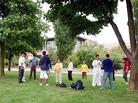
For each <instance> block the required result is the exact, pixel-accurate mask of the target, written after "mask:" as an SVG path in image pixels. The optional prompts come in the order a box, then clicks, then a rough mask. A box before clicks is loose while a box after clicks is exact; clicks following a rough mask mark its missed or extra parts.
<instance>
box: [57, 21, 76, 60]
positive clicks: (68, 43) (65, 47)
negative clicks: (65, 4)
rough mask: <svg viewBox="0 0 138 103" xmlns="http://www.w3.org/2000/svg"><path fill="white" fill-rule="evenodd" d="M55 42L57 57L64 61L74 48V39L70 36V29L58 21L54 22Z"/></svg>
mask: <svg viewBox="0 0 138 103" xmlns="http://www.w3.org/2000/svg"><path fill="white" fill-rule="evenodd" d="M54 28H55V33H56V36H55V41H56V46H57V55H58V57H59V58H60V59H62V60H63V59H65V58H67V57H68V55H69V54H71V52H72V50H73V48H74V46H75V38H74V37H73V36H72V34H71V33H72V32H70V29H69V28H68V27H67V26H66V25H64V24H62V23H61V22H60V21H58V20H57V21H55V23H54Z"/></svg>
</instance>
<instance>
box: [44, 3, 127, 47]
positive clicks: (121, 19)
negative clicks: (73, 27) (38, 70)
mask: <svg viewBox="0 0 138 103" xmlns="http://www.w3.org/2000/svg"><path fill="white" fill-rule="evenodd" d="M48 8H49V6H48V4H46V3H45V4H43V5H42V9H43V11H47V10H48ZM114 21H115V23H116V24H117V25H118V28H119V30H120V32H121V34H122V36H123V39H124V41H125V42H128V41H129V36H128V26H127V10H126V3H125V2H119V4H118V14H116V15H115V16H114ZM50 25H51V24H50ZM50 29H51V31H49V32H48V33H46V35H47V36H48V37H54V35H55V33H54V31H53V28H52V26H51V28H50ZM83 37H85V38H88V39H91V40H94V41H97V42H98V43H100V44H104V45H107V44H113V43H118V40H117V38H116V36H115V33H114V31H113V29H112V27H111V26H110V25H108V27H104V29H102V31H101V33H99V34H98V35H97V36H92V35H89V36H88V35H83Z"/></svg>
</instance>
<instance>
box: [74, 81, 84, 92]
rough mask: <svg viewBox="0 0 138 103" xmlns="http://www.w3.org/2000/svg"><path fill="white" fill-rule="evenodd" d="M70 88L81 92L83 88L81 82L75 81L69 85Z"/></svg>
mask: <svg viewBox="0 0 138 103" xmlns="http://www.w3.org/2000/svg"><path fill="white" fill-rule="evenodd" d="M71 88H73V89H76V90H83V89H84V88H85V87H84V86H83V82H82V81H81V80H77V81H76V82H75V83H73V84H72V85H71Z"/></svg>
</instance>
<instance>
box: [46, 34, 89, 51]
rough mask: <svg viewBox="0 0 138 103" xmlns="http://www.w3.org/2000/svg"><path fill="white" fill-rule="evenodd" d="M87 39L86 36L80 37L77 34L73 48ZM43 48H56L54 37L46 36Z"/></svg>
mask: <svg viewBox="0 0 138 103" xmlns="http://www.w3.org/2000/svg"><path fill="white" fill-rule="evenodd" d="M86 41H87V39H86V38H83V37H80V36H77V37H76V45H75V49H77V48H79V47H80V46H81V45H82V44H83V43H84V42H86ZM44 49H45V50H50V49H54V50H56V49H57V46H56V42H55V38H54V37H53V38H48V39H47V42H46V43H45V47H44Z"/></svg>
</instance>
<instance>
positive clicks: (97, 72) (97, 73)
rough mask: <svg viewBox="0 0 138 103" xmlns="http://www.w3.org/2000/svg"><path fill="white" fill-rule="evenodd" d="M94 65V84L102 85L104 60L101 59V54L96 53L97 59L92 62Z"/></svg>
mask: <svg viewBox="0 0 138 103" xmlns="http://www.w3.org/2000/svg"><path fill="white" fill-rule="evenodd" d="M92 66H93V80H92V86H94V87H95V86H96V85H97V86H101V72H102V70H101V67H102V62H101V61H100V60H99V55H96V59H95V60H94V61H93V62H92Z"/></svg>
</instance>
